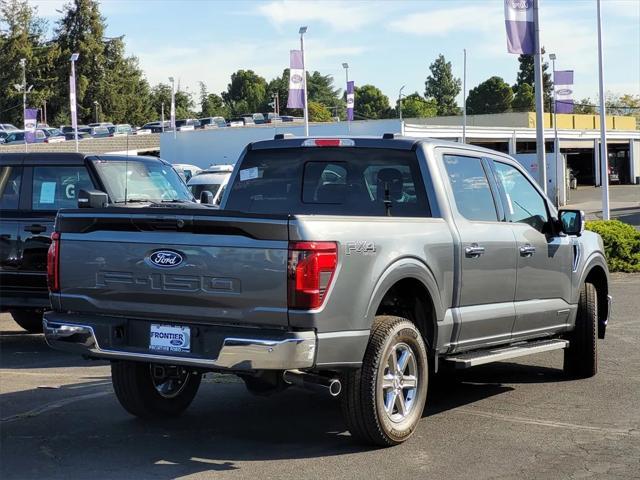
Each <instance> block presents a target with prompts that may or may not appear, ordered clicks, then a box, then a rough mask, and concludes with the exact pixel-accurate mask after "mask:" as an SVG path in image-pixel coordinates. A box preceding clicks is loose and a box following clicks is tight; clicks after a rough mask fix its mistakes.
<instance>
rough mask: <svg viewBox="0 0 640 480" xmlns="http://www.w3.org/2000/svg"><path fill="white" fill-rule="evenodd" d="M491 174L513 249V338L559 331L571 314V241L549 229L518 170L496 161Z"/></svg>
mask: <svg viewBox="0 0 640 480" xmlns="http://www.w3.org/2000/svg"><path fill="white" fill-rule="evenodd" d="M493 169H494V172H495V176H496V179H497V183H498V188H499V190H500V191H501V197H502V199H503V203H504V210H505V213H506V216H507V219H508V221H509V222H510V223H509V224H510V225H511V229H512V230H513V234H514V236H515V239H516V244H517V245H516V247H517V262H518V274H517V283H516V292H515V309H516V320H515V323H514V326H513V337H514V339H524V338H527V337H535V336H539V335H540V334H545V333H548V334H553V333H556V332H558V331H561V330H563V329H564V328H565V327H566V324H567V322H568V320H569V314H570V309H571V308H572V307H571V306H570V305H569V301H570V298H571V274H572V265H573V247H572V244H571V239H570V238H569V237H567V236H564V235H562V236H561V235H560V234H558V233H556V232H555V229H554V228H552V226H551V224H550V218H551V217H550V214H549V209H548V206H547V202H546V200H545V199H544V197H543V196H542V194H541V193H540V192H539V191H538V190H537V189H536V188H535V187H534V186H533V184H532V183H531V182H530V181H529V179H528V178H527V177H526V176H525V175H524V174H523V173H522V172H521V171H520V170H519V169H518V168H516V167H515V166H514V165H510V164H508V163H503V162H500V161H497V160H496V161H493Z"/></svg>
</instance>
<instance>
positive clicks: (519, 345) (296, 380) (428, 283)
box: [44, 134, 611, 446]
mask: <svg viewBox="0 0 640 480" xmlns="http://www.w3.org/2000/svg"><path fill="white" fill-rule="evenodd" d="M221 208H222V209H221V210H219V211H211V210H210V209H207V208H206V207H199V206H186V207H184V206H182V207H181V208H177V207H175V208H169V209H167V208H163V209H158V208H155V207H154V206H153V205H151V206H149V207H148V208H147V207H144V206H142V208H140V209H136V210H135V211H126V212H123V211H122V210H121V209H112V208H106V209H95V210H62V211H61V212H60V213H59V214H58V217H57V221H56V226H55V232H54V234H53V243H52V245H51V248H50V250H49V255H48V274H49V286H50V290H51V303H52V307H53V309H52V310H51V311H49V312H46V313H45V317H44V330H45V334H46V339H47V341H48V343H49V344H50V345H51V346H52V347H54V348H57V349H60V350H66V351H70V352H77V353H80V354H83V355H85V356H88V357H93V358H102V359H110V360H111V361H112V367H111V372H112V380H113V386H114V390H115V393H116V395H117V397H118V399H119V401H120V402H121V404H122V405H123V407H124V408H125V409H126V410H127V411H129V412H130V413H132V414H133V415H137V416H140V417H154V416H166V415H177V414H179V413H181V412H182V411H183V410H184V409H185V408H187V407H188V405H189V404H190V402H191V401H192V400H193V398H194V396H195V394H196V391H197V390H198V387H199V384H200V379H201V374H202V373H203V372H207V371H218V372H228V373H235V374H237V375H239V376H240V377H241V378H242V379H243V380H244V381H245V383H246V385H247V387H248V389H249V390H250V391H251V392H254V393H260V394H265V393H270V392H273V391H277V390H279V389H281V388H285V387H286V386H288V385H292V384H293V385H298V386H303V387H309V388H315V389H320V390H323V391H326V392H328V393H330V394H332V395H334V396H339V397H340V399H341V402H342V407H343V412H344V415H345V419H346V423H347V426H348V428H349V430H350V432H351V434H352V436H353V437H355V438H356V439H358V440H360V441H363V442H367V443H371V444H377V445H383V446H388V445H394V444H398V443H401V442H403V441H404V440H406V439H407V438H408V437H409V436H410V435H411V434H412V433H413V432H414V430H415V429H416V427H417V425H418V423H419V420H420V418H421V416H422V411H423V408H424V405H425V401H426V396H427V385H428V382H429V380H430V378H431V377H432V375H433V374H434V373H436V372H438V370H443V367H444V366H448V367H457V368H466V367H472V366H475V365H481V364H485V363H489V362H494V361H499V360H504V359H510V358H516V357H520V356H523V355H528V354H533V353H539V352H546V351H550V350H556V349H558V350H560V349H564V370H565V372H566V373H567V374H568V375H570V376H572V377H589V376H592V375H594V374H595V373H596V370H597V338H598V337H600V338H604V334H605V328H606V325H607V321H608V317H609V308H610V302H611V297H610V296H609V292H608V275H609V274H608V269H607V264H606V261H605V257H604V255H603V245H602V240H601V239H600V237H599V236H598V235H596V234H594V233H591V232H588V231H583V216H582V213H581V212H580V211H576V210H564V211H560V212H558V211H556V209H555V208H554V206H553V205H552V204H551V202H550V201H549V200H548V199H547V198H546V197H545V195H544V194H543V193H542V191H541V190H540V188H539V187H538V185H537V184H536V182H535V181H533V180H532V179H531V178H530V177H529V175H528V174H527V173H526V172H525V171H524V170H523V169H522V168H521V166H520V165H519V164H518V163H517V162H516V161H514V160H513V159H512V158H510V157H509V156H507V155H503V154H501V153H498V152H495V151H491V150H486V149H482V148H478V147H473V146H469V145H462V144H457V143H449V142H443V141H431V140H417V139H411V138H402V137H398V136H395V135H392V134H387V135H385V136H384V137H383V138H285V137H284V136H283V135H280V136H276V138H274V140H269V141H261V142H256V143H253V144H250V145H248V146H247V148H246V149H245V151H244V152H243V154H242V155H241V157H240V159H239V160H238V162H237V164H236V166H235V169H234V171H233V173H232V177H231V179H230V181H229V188H227V190H226V192H225V194H224V198H223V200H222V204H221Z"/></svg>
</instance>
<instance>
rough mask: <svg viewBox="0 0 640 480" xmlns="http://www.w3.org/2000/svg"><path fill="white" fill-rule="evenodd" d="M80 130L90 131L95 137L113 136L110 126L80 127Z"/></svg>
mask: <svg viewBox="0 0 640 480" xmlns="http://www.w3.org/2000/svg"><path fill="white" fill-rule="evenodd" d="M78 131H79V132H84V133H88V134H89V135H91V136H92V137H93V138H105V137H109V136H111V132H110V131H109V127H83V128H82V129H80V128H79V129H78Z"/></svg>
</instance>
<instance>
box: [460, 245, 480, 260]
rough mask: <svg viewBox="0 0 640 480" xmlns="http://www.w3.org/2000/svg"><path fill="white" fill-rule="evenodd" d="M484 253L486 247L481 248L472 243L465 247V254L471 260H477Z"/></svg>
mask: <svg viewBox="0 0 640 480" xmlns="http://www.w3.org/2000/svg"><path fill="white" fill-rule="evenodd" d="M483 253H484V247H480V246H479V245H478V244H477V243H472V244H471V245H469V246H468V247H464V254H465V255H466V256H467V257H470V258H477V257H479V256H480V255H482V254H483Z"/></svg>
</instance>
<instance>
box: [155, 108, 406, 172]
mask: <svg viewBox="0 0 640 480" xmlns="http://www.w3.org/2000/svg"><path fill="white" fill-rule="evenodd" d="M348 128H349V126H348V124H347V122H336V123H312V124H310V125H309V134H310V135H311V136H323V135H327V136H333V135H345V136H346V135H370V136H371V135H373V136H382V134H384V133H399V132H400V121H399V120H393V119H391V120H376V121H355V122H351V133H349V131H348ZM276 133H292V134H293V135H296V136H303V135H304V124H299V123H294V124H292V123H280V124H276V128H274V127H272V126H266V125H265V126H256V127H238V128H220V129H212V130H195V131H191V132H176V135H175V139H174V134H173V133H171V132H167V133H163V134H161V135H160V156H161V157H162V158H164V159H165V160H167V161H169V162H172V163H189V164H192V165H196V166H198V167H201V168H204V167H208V166H209V165H211V164H223V163H228V164H234V163H235V162H236V160H237V159H238V157H239V156H240V154H241V153H242V150H243V149H244V148H245V147H246V146H247V144H249V143H251V142H256V141H259V140H270V139H273V136H274V135H275V134H276Z"/></svg>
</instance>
